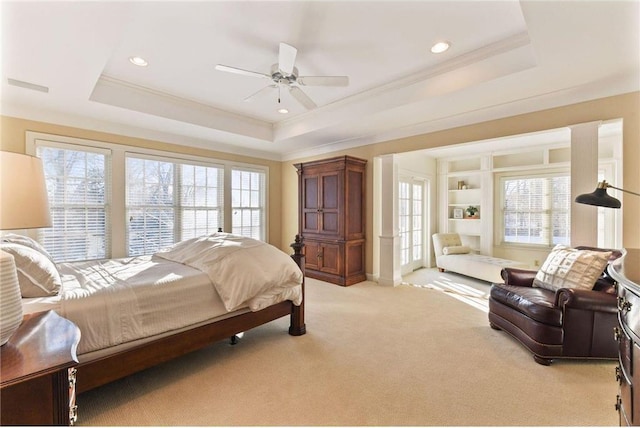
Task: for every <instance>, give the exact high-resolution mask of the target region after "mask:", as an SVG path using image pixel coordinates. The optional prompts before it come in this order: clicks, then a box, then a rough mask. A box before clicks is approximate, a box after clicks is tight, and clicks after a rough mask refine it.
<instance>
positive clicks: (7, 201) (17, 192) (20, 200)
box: [0, 151, 51, 346]
mask: <svg viewBox="0 0 640 428" xmlns="http://www.w3.org/2000/svg"><path fill="white" fill-rule="evenodd" d="M49 226H51V216H50V213H49V201H48V198H47V188H46V183H45V180H44V169H43V167H42V161H41V160H40V159H38V158H36V157H33V156H28V155H23V154H19V153H11V152H3V151H0V230H13V229H35V228H39V227H49ZM21 298H22V296H21V294H20V285H19V284H18V274H17V271H16V265H15V260H14V258H13V256H12V255H11V254H8V253H6V252H4V251H1V250H0V346H1V345H4V344H5V343H7V341H8V340H9V338H10V337H11V335H12V334H13V333H14V332H15V331H16V330H17V329H18V327H20V324H21V323H22V301H21Z"/></svg>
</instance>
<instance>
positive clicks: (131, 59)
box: [129, 56, 149, 67]
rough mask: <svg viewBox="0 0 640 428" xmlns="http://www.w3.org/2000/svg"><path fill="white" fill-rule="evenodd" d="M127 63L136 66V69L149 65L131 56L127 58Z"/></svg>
mask: <svg viewBox="0 0 640 428" xmlns="http://www.w3.org/2000/svg"><path fill="white" fill-rule="evenodd" d="M129 61H130V62H131V64H133V65H137V66H138V67H146V66H147V65H149V63H148V62H147V61H146V60H145V59H144V58H141V57H139V56H131V57H129Z"/></svg>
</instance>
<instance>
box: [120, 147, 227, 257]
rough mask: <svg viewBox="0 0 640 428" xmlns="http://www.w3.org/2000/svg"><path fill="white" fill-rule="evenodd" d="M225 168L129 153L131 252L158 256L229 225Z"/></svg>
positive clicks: (127, 180)
mask: <svg viewBox="0 0 640 428" xmlns="http://www.w3.org/2000/svg"><path fill="white" fill-rule="evenodd" d="M223 174H224V169H223V168H219V167H214V166H204V165H195V164H187V163H182V162H177V161H174V160H166V159H156V158H152V157H146V156H145V157H141V156H140V155H137V154H136V155H134V154H127V158H126V201H127V202H126V206H127V218H128V220H129V222H128V227H127V245H128V254H129V255H130V256H137V255H141V254H152V253H154V252H156V251H158V250H161V249H163V248H166V247H168V246H170V245H172V244H173V243H175V242H179V241H183V240H185V239H189V238H193V237H196V236H202V235H208V234H210V233H213V232H215V231H217V230H218V228H219V227H222V224H223V219H222V216H223V210H222V193H223V192H222V189H221V187H220V186H221V185H222V182H223Z"/></svg>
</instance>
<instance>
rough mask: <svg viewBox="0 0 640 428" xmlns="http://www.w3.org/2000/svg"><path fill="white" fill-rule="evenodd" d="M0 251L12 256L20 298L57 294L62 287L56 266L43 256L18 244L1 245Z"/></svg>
mask: <svg viewBox="0 0 640 428" xmlns="http://www.w3.org/2000/svg"><path fill="white" fill-rule="evenodd" d="M0 249H1V250H3V251H6V252H7V253H9V254H11V255H13V258H14V259H15V261H16V268H17V271H18V282H19V283H20V292H21V293H22V297H46V296H53V295H56V294H58V292H59V291H60V287H61V286H62V280H61V279H60V273H58V269H57V268H56V265H55V264H54V263H53V262H52V261H51V260H49V259H48V258H47V257H46V256H45V255H44V254H42V253H40V252H39V251H36V250H34V249H33V248H29V247H26V246H24V245H20V244H10V243H2V244H0Z"/></svg>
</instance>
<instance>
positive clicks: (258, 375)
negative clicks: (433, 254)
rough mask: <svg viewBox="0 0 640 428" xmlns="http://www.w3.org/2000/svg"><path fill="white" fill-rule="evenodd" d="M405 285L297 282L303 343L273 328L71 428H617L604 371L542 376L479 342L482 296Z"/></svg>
mask: <svg viewBox="0 0 640 428" xmlns="http://www.w3.org/2000/svg"><path fill="white" fill-rule="evenodd" d="M406 280H407V282H408V283H412V284H414V285H416V286H412V285H401V286H398V287H396V288H386V287H381V286H378V285H377V284H375V283H371V282H364V283H361V284H357V285H354V286H351V287H346V288H345V287H339V286H335V285H331V284H327V283H324V282H320V281H316V280H312V279H309V280H308V282H307V306H306V316H307V318H306V323H307V334H306V335H305V336H301V337H292V336H289V335H288V334H287V333H286V331H287V328H288V320H286V319H282V320H277V321H275V322H273V323H270V324H268V325H265V326H261V327H259V328H257V329H254V330H252V331H250V332H248V333H246V334H245V335H244V338H243V339H242V340H241V341H240V343H239V344H238V345H236V346H230V345H229V344H228V343H218V344H214V345H212V346H210V347H208V348H206V349H204V350H202V351H198V352H195V353H193V354H190V355H187V356H185V357H183V358H180V359H178V360H175V361H172V362H169V363H167V364H164V365H161V366H158V367H155V368H152V369H149V370H146V371H144V372H141V373H138V374H136V375H134V376H130V377H128V378H126V379H123V380H120V381H117V382H114V383H111V384H109V385H106V386H104V387H101V388H98V389H95V390H93V391H89V392H87V393H84V394H82V395H80V396H79V397H78V404H79V408H80V410H79V413H80V417H79V420H78V424H79V425H227V426H228V425H245V426H246V425H287V426H292V425H305V426H310V425H340V426H346V425H396V426H397V425H437V426H443V425H449V426H450V425H456V426H463V425H464V426H469V425H476V426H478V425H484V426H496V425H509V426H513V425H529V426H541V425H556V426H557V425H561V426H567V425H581V426H584V425H597V426H604V425H609V426H613V425H617V423H618V419H617V413H616V412H615V410H614V402H615V397H616V393H617V384H616V382H615V380H614V367H615V363H614V362H584V361H562V360H559V361H556V362H554V364H553V365H552V366H550V367H544V366H541V365H539V364H536V363H535V362H534V361H533V358H532V357H531V355H530V354H529V353H528V352H527V351H526V350H525V349H524V348H523V347H522V346H521V345H520V344H519V343H517V342H516V341H515V340H513V339H512V338H511V337H509V336H508V335H507V334H505V333H504V332H499V331H494V330H492V329H491V328H489V325H488V322H487V314H486V312H485V311H484V310H483V309H482V305H483V301H485V299H484V297H483V295H484V294H486V292H488V290H489V286H488V285H487V284H486V283H482V282H479V281H473V280H470V279H468V278H465V277H462V276H459V275H455V274H440V273H438V272H437V271H435V270H421V271H419V272H418V273H414V274H412V275H410V276H408V277H406ZM418 285H419V286H421V287H418ZM451 287H452V288H454V289H456V290H457V291H456V293H452V292H442V291H438V290H437V289H439V288H451ZM469 296H471V297H469ZM464 299H467V301H464Z"/></svg>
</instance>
